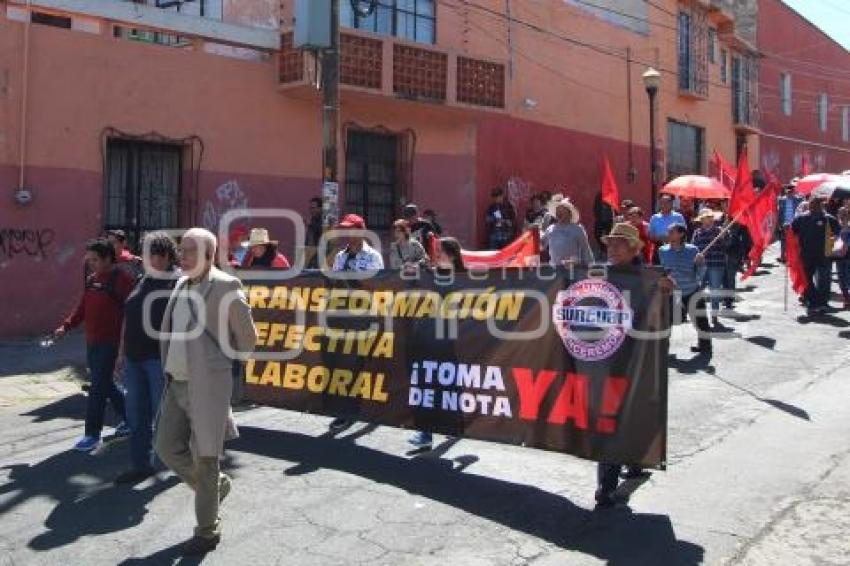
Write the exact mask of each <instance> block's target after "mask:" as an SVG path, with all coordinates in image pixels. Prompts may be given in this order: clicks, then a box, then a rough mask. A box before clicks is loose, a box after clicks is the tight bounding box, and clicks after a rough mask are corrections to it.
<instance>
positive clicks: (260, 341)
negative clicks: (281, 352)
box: [254, 322, 269, 346]
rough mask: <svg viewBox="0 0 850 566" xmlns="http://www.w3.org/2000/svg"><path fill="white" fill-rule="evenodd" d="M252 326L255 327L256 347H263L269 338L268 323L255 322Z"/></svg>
mask: <svg viewBox="0 0 850 566" xmlns="http://www.w3.org/2000/svg"><path fill="white" fill-rule="evenodd" d="M254 326H256V327H257V346H265V345H266V340H267V339H268V336H269V323H268V322H256V323H254Z"/></svg>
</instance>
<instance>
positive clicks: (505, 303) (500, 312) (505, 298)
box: [496, 293, 525, 320]
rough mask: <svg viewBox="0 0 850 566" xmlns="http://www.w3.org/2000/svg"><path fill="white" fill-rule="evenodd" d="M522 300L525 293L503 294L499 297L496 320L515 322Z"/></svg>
mask: <svg viewBox="0 0 850 566" xmlns="http://www.w3.org/2000/svg"><path fill="white" fill-rule="evenodd" d="M523 300H525V293H503V294H501V295H499V307H498V308H497V309H496V318H497V319H499V320H505V319H507V320H517V319H518V318H519V311H520V309H522V302H523Z"/></svg>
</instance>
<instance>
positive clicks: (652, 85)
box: [643, 67, 661, 213]
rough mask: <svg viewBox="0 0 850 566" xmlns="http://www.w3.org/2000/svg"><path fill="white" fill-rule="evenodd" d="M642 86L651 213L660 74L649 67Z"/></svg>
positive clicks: (655, 197) (655, 193)
mask: <svg viewBox="0 0 850 566" xmlns="http://www.w3.org/2000/svg"><path fill="white" fill-rule="evenodd" d="M643 86H645V87H646V94H648V95H649V172H650V175H652V197H651V203H652V213H655V210H656V207H657V205H658V162H657V160H656V158H655V96H656V95H657V94H658V87H659V86H661V73H659V72H658V71H656V70H655V69H653V68H652V67H650V68H649V69H647V70H646V72H645V73H644V74H643Z"/></svg>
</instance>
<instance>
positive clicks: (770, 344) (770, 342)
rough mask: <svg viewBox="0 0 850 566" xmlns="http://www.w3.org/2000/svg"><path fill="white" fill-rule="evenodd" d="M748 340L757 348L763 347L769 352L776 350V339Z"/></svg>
mask: <svg viewBox="0 0 850 566" xmlns="http://www.w3.org/2000/svg"><path fill="white" fill-rule="evenodd" d="M746 340H747V342H749V343H750V344H755V345H756V346H761V347H762V348H766V349H768V350H773V349H774V348H776V338H770V337H768V336H750V337H749V338H746Z"/></svg>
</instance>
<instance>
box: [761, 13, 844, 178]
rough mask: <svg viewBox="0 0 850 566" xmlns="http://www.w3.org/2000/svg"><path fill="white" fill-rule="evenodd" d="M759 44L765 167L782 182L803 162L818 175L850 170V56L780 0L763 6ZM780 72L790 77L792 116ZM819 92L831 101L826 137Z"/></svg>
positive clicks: (797, 170) (795, 171) (763, 161)
mask: <svg viewBox="0 0 850 566" xmlns="http://www.w3.org/2000/svg"><path fill="white" fill-rule="evenodd" d="M758 41H759V46H758V47H759V50H760V51H762V52H763V54H764V58H763V59H762V60H761V63H760V64H761V69H760V74H759V83H760V85H759V88H760V93H759V96H760V103H761V127H762V130H763V132H764V135H763V136H762V138H761V164H762V167H763V168H764V169H767V170H771V171H774V172H775V173H776V174H777V175H778V176H779V178H780V179H782V180H788V179H790V178H791V177H793V176H795V175H799V174H800V170H801V162H802V160H803V159H804V158H805V159H807V160H808V162H809V163H810V164H811V168H812V170H813V171H814V172H820V171H828V172H841V171H843V170H845V169H850V143H848V142H846V141H844V140H843V139H842V127H843V124H842V108H843V107H844V106H848V105H850V53H848V52H847V51H846V50H845V49H844V48H843V47H841V46H840V45H839V44H837V43H835V42H834V41H833V40H832V39H830V38H829V37H828V36H827V35H826V34H824V33H823V32H822V31H820V30H819V29H818V28H817V27H815V26H814V25H813V24H812V23H811V22H809V21H807V20H806V19H804V18H803V17H802V16H800V15H799V14H797V13H796V12H795V11H794V10H792V9H791V8H789V7H788V6H786V5H785V4H784V3H783V2H781V1H780V0H760V1H759V14H758ZM781 73H789V74H790V75H791V83H792V86H791V94H792V99H793V106H792V112H791V115H790V116H786V115H785V114H784V113H783V109H782V100H781V96H780V88H779V85H780V75H781ZM820 93H826V94H827V95H828V101H829V113H828V125H827V131H826V132H823V131H821V129H820V120H819V116H818V103H817V100H818V97H819V94H820ZM775 136H781V137H783V138H792V139H778V138H777V137H775Z"/></svg>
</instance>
